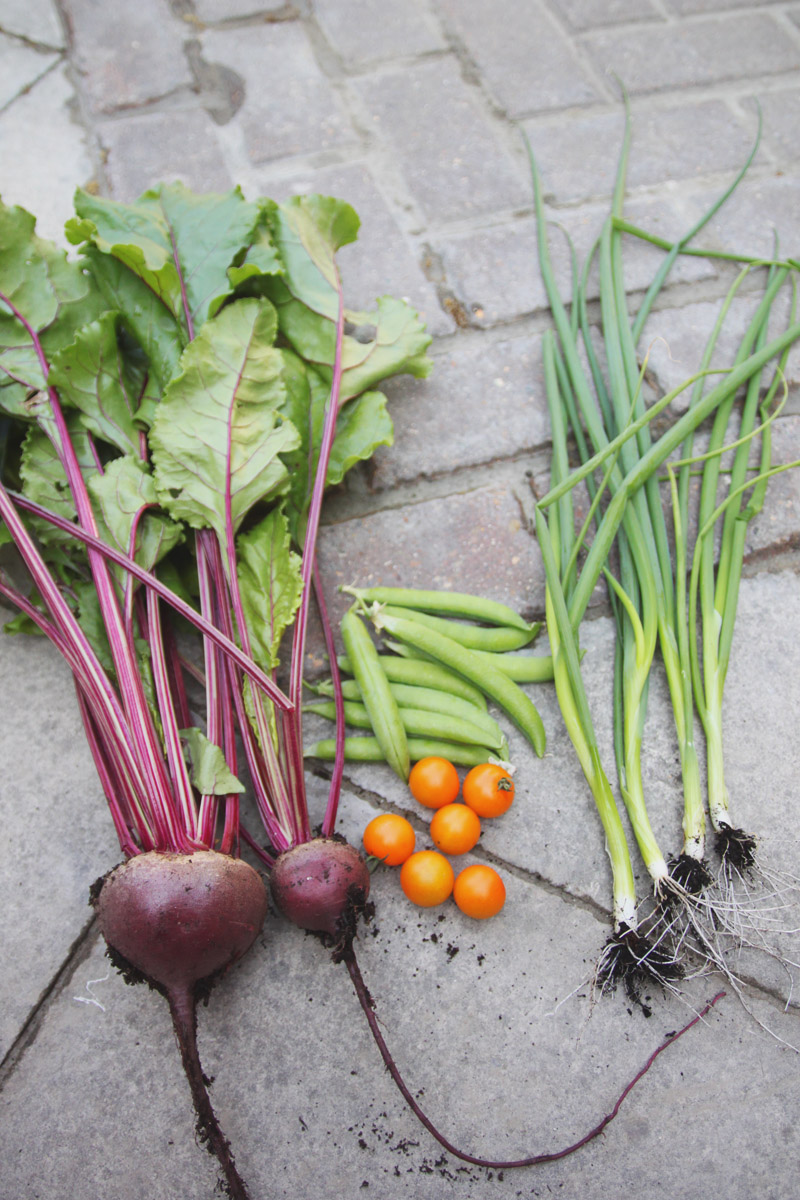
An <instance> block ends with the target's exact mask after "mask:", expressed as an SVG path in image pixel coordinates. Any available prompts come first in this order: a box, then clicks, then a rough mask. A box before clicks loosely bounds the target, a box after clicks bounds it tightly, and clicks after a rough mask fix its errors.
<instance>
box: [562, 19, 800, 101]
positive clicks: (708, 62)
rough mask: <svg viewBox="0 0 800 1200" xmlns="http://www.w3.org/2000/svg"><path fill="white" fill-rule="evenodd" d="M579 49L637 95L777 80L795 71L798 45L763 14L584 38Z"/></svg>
mask: <svg viewBox="0 0 800 1200" xmlns="http://www.w3.org/2000/svg"><path fill="white" fill-rule="evenodd" d="M585 45H586V47H587V49H588V50H589V52H590V53H591V54H592V56H593V58H594V60H595V62H596V63H597V65H598V67H599V68H600V69H602V70H610V71H614V72H615V73H616V74H617V75H618V76H619V77H620V79H621V80H622V81H623V82H624V84H625V86H626V87H627V88H628V90H629V91H630V92H632V93H637V94H638V93H647V92H658V91H666V90H668V89H671V88H674V89H677V88H682V87H689V86H697V85H701V86H702V85H707V84H713V83H719V82H722V81H724V80H730V79H742V78H747V77H748V76H751V75H778V74H780V73H781V72H784V71H792V70H794V69H796V68H797V66H798V65H800V45H798V44H797V42H796V41H795V40H794V39H792V38H789V37H787V36H786V33H785V31H784V29H783V28H782V27H781V25H780V24H779V23H778V22H777V21H776V20H775V18H774V17H773V16H772V15H770V14H768V13H763V14H762V13H755V14H752V15H751V14H749V13H743V14H741V15H740V14H736V15H730V16H727V17H725V18H724V19H719V18H718V19H711V18H709V19H706V20H702V21H691V22H688V21H685V22H680V23H676V24H669V25H658V26H655V25H648V26H643V27H642V28H641V29H638V28H635V27H631V28H630V29H629V30H625V31H621V30H620V31H609V32H606V31H603V32H598V33H592V34H589V35H587V37H586V40H585ZM745 46H746V47H747V53H746V54H742V53H741V52H740V51H741V48H742V47H745Z"/></svg>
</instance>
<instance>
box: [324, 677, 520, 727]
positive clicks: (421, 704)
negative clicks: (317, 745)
mask: <svg viewBox="0 0 800 1200" xmlns="http://www.w3.org/2000/svg"><path fill="white" fill-rule="evenodd" d="M389 687H390V688H391V691H392V695H393V696H394V698H395V700H396V701H397V703H398V705H399V706H400V708H401V709H403V708H421V709H423V710H424V711H425V712H435V713H445V714H447V715H448V716H450V717H460V718H461V719H462V720H464V721H470V722H471V723H472V724H473V725H478V726H479V727H480V728H481V729H484V730H486V731H487V732H492V733H494V734H495V735H496V736H497V738H500V737H501V730H500V726H499V725H498V724H497V721H495V719H494V717H490V716H489V714H488V713H487V712H486V711H485V709H482V708H478V707H477V705H475V704H471V703H470V701H469V700H462V698H461V697H460V696H454V695H452V693H451V692H441V691H439V690H438V688H427V687H416V686H415V685H414V684H410V683H392V682H391V681H390V683H389ZM312 690H313V691H315V692H316V693H317V694H318V695H320V696H333V681H332V680H330V679H326V680H323V682H322V683H318V684H315V685H313V688H312ZM342 696H343V698H344V699H345V700H359V701H360V700H361V689H360V688H359V686H358V684H357V683H356V681H355V679H343V680H342Z"/></svg>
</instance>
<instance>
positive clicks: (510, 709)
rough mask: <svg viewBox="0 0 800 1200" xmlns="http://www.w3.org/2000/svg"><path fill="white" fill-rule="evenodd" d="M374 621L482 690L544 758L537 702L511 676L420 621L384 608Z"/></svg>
mask: <svg viewBox="0 0 800 1200" xmlns="http://www.w3.org/2000/svg"><path fill="white" fill-rule="evenodd" d="M372 619H373V621H374V623H375V628H376V629H378V630H379V631H380V632H383V631H385V632H386V633H389V634H391V635H392V637H395V638H399V639H400V641H401V642H404V643H405V644H407V645H410V646H411V647H412V648H413V649H415V650H418V651H421V652H422V653H423V654H429V655H430V656H431V657H432V658H435V659H437V660H438V661H439V662H441V663H442V664H443V665H444V666H446V667H447V668H448V669H449V670H451V671H457V672H458V673H459V674H460V675H463V676H464V678H465V679H468V680H469V681H470V682H471V683H474V684H475V685H476V687H480V688H481V689H482V690H483V691H484V692H485V693H486V695H487V696H490V697H491V698H492V699H493V700H494V701H496V702H497V704H499V705H500V707H501V708H502V709H504V710H505V711H506V712H507V713H508V715H509V717H510V718H511V720H512V721H513V722H514V724H515V725H516V726H517V727H518V728H519V729H520V730H521V731H522V733H523V734H524V735H525V737H526V738H527V739H528V741H529V742H530V743H531V745H532V746H533V748H534V750H535V751H536V753H537V754H538V755H539V757H540V758H541V757H542V756H543V754H544V751H545V743H546V736H545V731H544V725H543V724H542V719H541V717H540V716H539V713H538V712H537V710H536V706H535V705H534V704H533V702H532V701H531V700H530V699H529V698H528V697H527V696H526V695H525V693H524V692H523V691H522V689H521V688H519V687H517V685H516V683H514V681H513V680H511V679H509V678H508V676H507V675H504V674H503V672H502V671H500V670H498V668H497V667H495V666H493V665H492V664H491V663H488V662H486V661H485V659H483V658H479V657H477V656H476V654H475V653H474V651H472V650H467V649H466V648H465V647H464V646H460V645H459V644H458V642H454V641H453V640H452V638H448V637H445V636H444V634H441V633H437V632H436V631H435V630H433V629H428V628H427V627H426V626H424V625H420V624H419V623H418V622H417V621H412V620H410V619H409V618H407V617H392V616H388V615H387V613H386V610H385V609H381V608H377V609H376V610H375V611H374V612H373V614H372Z"/></svg>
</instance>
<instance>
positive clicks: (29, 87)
mask: <svg viewBox="0 0 800 1200" xmlns="http://www.w3.org/2000/svg"><path fill="white" fill-rule="evenodd" d="M0 32H2V31H0ZM55 53H56V54H57V58H56V59H55V60H54V61H53V62H51V63H50V64H49V66H47V67H45V69H44V70H43V71H42V72H41V74H40V75H37V76H36V78H35V79H31V80H30V81H29V82H28V83H26V84H24V85H23V86H22V87H21V88H20V89H19V91H18V92H15V94H14V95H13V96H12V97H11V99H10V100H7V101H6V103H5V104H3V105H2V106H0V116H2V115H3V113H6V112H8V110H9V109H10V108H11V107H12V105H14V104H16V103H17V101H18V100H22V99H23V98H24V97H25V96H28V95H30V93H31V92H32V91H33V89H34V88H35V87H37V86H38V84H40V83H41V82H42V80H43V79H46V78H47V77H48V75H52V73H53V71H57V70H58V68H59V67H60V66H63V65H64V63H65V62H66V61H67V55H66V51H64V50H60V51H56V52H55Z"/></svg>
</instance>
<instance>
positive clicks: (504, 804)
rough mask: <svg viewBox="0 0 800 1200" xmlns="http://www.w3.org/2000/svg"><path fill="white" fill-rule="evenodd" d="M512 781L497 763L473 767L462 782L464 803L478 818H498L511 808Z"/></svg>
mask: <svg viewBox="0 0 800 1200" xmlns="http://www.w3.org/2000/svg"><path fill="white" fill-rule="evenodd" d="M513 799H514V781H513V780H512V778H511V776H510V775H509V773H508V771H506V770H505V769H504V768H503V767H500V766H498V765H497V763H488V762H487V763H481V764H480V766H478V767H473V768H472V770H471V771H470V772H469V774H468V775H467V777H466V779H465V780H464V802H465V803H466V804H468V805H469V807H470V808H471V809H473V810H474V811H475V812H476V813H477V814H478V816H479V817H499V816H500V814H501V813H504V812H505V811H506V809H508V808H510V807H511V802H512V800H513Z"/></svg>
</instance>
